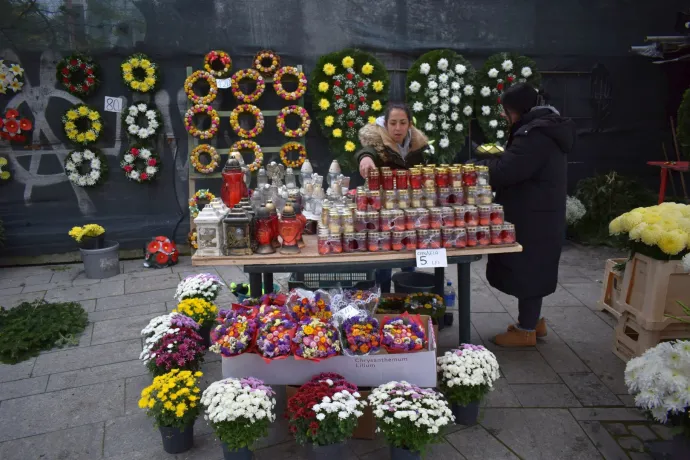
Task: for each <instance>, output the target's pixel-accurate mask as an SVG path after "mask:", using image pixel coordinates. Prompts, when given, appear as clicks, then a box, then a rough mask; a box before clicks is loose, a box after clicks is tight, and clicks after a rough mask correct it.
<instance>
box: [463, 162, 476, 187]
mask: <svg viewBox="0 0 690 460" xmlns="http://www.w3.org/2000/svg"><path fill="white" fill-rule="evenodd" d="M462 183H463V185H465V186H467V187H469V186H474V185H477V170H476V169H475V168H474V165H463V167H462Z"/></svg>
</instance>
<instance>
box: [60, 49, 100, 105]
mask: <svg viewBox="0 0 690 460" xmlns="http://www.w3.org/2000/svg"><path fill="white" fill-rule="evenodd" d="M99 76H100V66H99V65H98V64H96V62H94V60H93V59H92V58H90V57H88V56H84V55H81V54H74V55H72V56H68V57H66V58H64V59H63V60H61V61H60V62H58V64H57V73H56V76H55V78H56V79H57V81H59V82H60V83H62V86H63V87H64V88H65V90H67V91H68V92H69V93H70V94H72V95H74V96H77V97H87V96H89V95H91V94H92V93H93V92H94V91H96V89H97V88H98V86H99V85H100V83H101V81H100V78H99Z"/></svg>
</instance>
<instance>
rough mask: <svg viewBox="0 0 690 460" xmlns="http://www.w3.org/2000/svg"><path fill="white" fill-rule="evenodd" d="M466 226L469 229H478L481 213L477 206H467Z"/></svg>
mask: <svg viewBox="0 0 690 460" xmlns="http://www.w3.org/2000/svg"><path fill="white" fill-rule="evenodd" d="M465 225H466V226H467V227H476V226H477V225H479V211H478V210H477V207H476V206H472V205H469V204H468V205H466V206H465Z"/></svg>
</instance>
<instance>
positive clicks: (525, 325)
mask: <svg viewBox="0 0 690 460" xmlns="http://www.w3.org/2000/svg"><path fill="white" fill-rule="evenodd" d="M542 300H543V298H542V297H531V298H528V299H518V311H519V315H518V324H519V325H520V328H521V329H526V330H529V331H533V330H534V329H535V328H536V327H537V323H538V322H539V317H540V315H541V303H542Z"/></svg>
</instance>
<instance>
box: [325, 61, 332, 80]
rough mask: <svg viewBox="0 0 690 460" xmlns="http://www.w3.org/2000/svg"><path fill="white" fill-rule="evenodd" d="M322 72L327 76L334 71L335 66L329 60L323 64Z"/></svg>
mask: <svg viewBox="0 0 690 460" xmlns="http://www.w3.org/2000/svg"><path fill="white" fill-rule="evenodd" d="M323 73H325V74H326V75H328V76H329V77H330V76H331V75H333V74H334V73H335V66H334V65H333V64H331V63H330V62H329V63H328V64H325V65H324V66H323Z"/></svg>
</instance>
